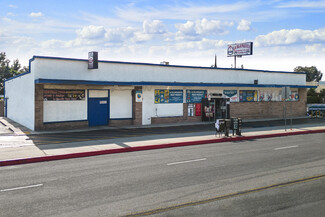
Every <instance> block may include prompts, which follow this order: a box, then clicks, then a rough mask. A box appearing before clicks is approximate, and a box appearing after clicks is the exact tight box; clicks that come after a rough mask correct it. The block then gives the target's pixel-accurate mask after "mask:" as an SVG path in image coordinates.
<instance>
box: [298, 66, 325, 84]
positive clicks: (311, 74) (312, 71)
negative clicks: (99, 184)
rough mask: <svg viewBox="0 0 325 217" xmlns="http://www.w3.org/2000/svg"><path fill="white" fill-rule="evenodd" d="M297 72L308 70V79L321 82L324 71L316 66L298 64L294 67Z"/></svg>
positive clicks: (308, 80)
mask: <svg viewBox="0 0 325 217" xmlns="http://www.w3.org/2000/svg"><path fill="white" fill-rule="evenodd" d="M294 71H295V72H306V73H307V74H306V81H307V82H310V81H317V82H319V81H320V80H322V76H323V73H322V72H321V71H319V70H317V68H316V66H311V67H307V66H305V67H302V66H297V67H296V68H294Z"/></svg>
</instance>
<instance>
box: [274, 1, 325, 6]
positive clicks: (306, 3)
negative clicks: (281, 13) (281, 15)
mask: <svg viewBox="0 0 325 217" xmlns="http://www.w3.org/2000/svg"><path fill="white" fill-rule="evenodd" d="M278 8H325V1H306V0H304V1H291V2H285V3H281V4H280V5H279V6H278Z"/></svg>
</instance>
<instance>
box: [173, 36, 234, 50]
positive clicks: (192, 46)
mask: <svg viewBox="0 0 325 217" xmlns="http://www.w3.org/2000/svg"><path fill="white" fill-rule="evenodd" d="M228 43H229V42H226V41H224V40H211V39H206V38H203V39H202V40H200V41H190V42H181V43H176V44H175V49H176V50H178V51H182V50H190V51H193V52H195V51H196V50H216V49H217V48H225V49H226V46H227V44H228Z"/></svg>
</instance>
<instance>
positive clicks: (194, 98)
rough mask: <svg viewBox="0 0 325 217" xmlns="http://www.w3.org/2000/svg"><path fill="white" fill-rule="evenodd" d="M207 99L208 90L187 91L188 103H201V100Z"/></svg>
mask: <svg viewBox="0 0 325 217" xmlns="http://www.w3.org/2000/svg"><path fill="white" fill-rule="evenodd" d="M205 98H207V91H206V90H186V102H187V103H201V100H202V99H205Z"/></svg>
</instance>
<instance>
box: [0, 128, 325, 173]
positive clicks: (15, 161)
mask: <svg viewBox="0 0 325 217" xmlns="http://www.w3.org/2000/svg"><path fill="white" fill-rule="evenodd" d="M314 133H325V129H321V130H306V131H298V132H288V133H275V134H264V135H255V136H240V137H233V138H232V137H230V138H220V139H209V140H199V141H190V142H177V143H167V144H160V145H148V146H138V147H127V148H117V149H108V150H100V151H91V152H80V153H72V154H63V155H51V156H44V157H34V158H24V159H13V160H5V161H0V167H2V166H12V165H19V164H29V163H38V162H44V161H54V160H65V159H72V158H81V157H92V156H98V155H106V154H117V153H125V152H134V151H145V150H155V149H163V148H174V147H182V146H191V145H203V144H211V143H222V142H234V141H243V140H253V139H264V138H272V137H283V136H293V135H303V134H314Z"/></svg>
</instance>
